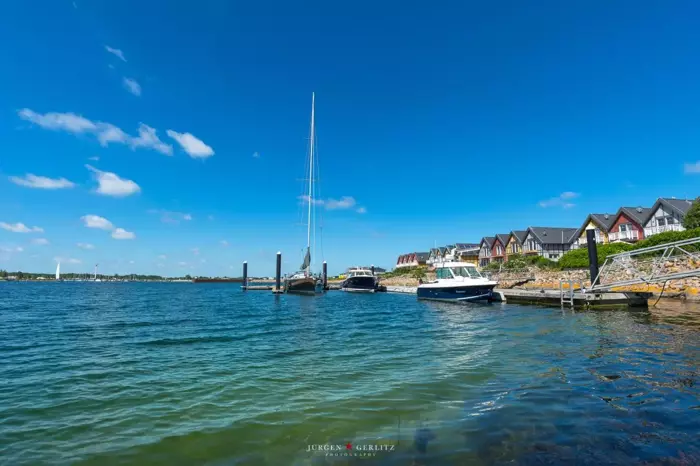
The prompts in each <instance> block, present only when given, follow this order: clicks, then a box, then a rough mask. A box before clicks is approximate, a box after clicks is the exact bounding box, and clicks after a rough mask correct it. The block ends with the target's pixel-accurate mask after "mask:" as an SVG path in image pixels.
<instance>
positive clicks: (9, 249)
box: [0, 246, 24, 253]
mask: <svg viewBox="0 0 700 466" xmlns="http://www.w3.org/2000/svg"><path fill="white" fill-rule="evenodd" d="M0 251H2V252H9V253H12V252H22V251H24V248H23V247H22V246H13V247H8V246H2V247H0Z"/></svg>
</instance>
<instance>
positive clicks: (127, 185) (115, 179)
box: [85, 165, 141, 197]
mask: <svg viewBox="0 0 700 466" xmlns="http://www.w3.org/2000/svg"><path fill="white" fill-rule="evenodd" d="M85 168H87V169H88V170H90V171H91V172H93V173H95V179H96V180H97V183H98V184H99V186H98V187H97V192H98V193H100V194H104V195H105V196H113V197H125V196H130V195H132V194H135V193H137V192H139V191H141V188H140V187H139V185H137V184H136V183H134V182H133V181H131V180H127V179H124V178H120V177H119V176H118V175H117V174H116V173H111V172H103V171H101V170H98V169H97V168H95V167H93V166H91V165H85Z"/></svg>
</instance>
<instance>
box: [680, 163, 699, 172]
mask: <svg viewBox="0 0 700 466" xmlns="http://www.w3.org/2000/svg"><path fill="white" fill-rule="evenodd" d="M683 172H684V173H685V174H686V175H697V174H698V173H700V160H698V161H697V162H695V163H686V164H685V165H684V167H683Z"/></svg>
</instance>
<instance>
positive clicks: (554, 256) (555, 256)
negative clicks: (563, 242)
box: [549, 254, 559, 259]
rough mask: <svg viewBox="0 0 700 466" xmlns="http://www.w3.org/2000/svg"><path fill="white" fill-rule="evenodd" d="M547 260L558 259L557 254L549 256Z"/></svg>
mask: <svg viewBox="0 0 700 466" xmlns="http://www.w3.org/2000/svg"><path fill="white" fill-rule="evenodd" d="M549 258H550V259H559V254H550V255H549Z"/></svg>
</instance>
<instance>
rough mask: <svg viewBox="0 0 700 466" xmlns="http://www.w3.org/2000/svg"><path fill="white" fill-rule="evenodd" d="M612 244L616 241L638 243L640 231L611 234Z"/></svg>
mask: <svg viewBox="0 0 700 466" xmlns="http://www.w3.org/2000/svg"><path fill="white" fill-rule="evenodd" d="M609 237H610V242H611V243H612V242H615V241H637V240H639V231H638V230H627V231H619V232H618V231H616V232H614V233H610V235H609Z"/></svg>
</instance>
